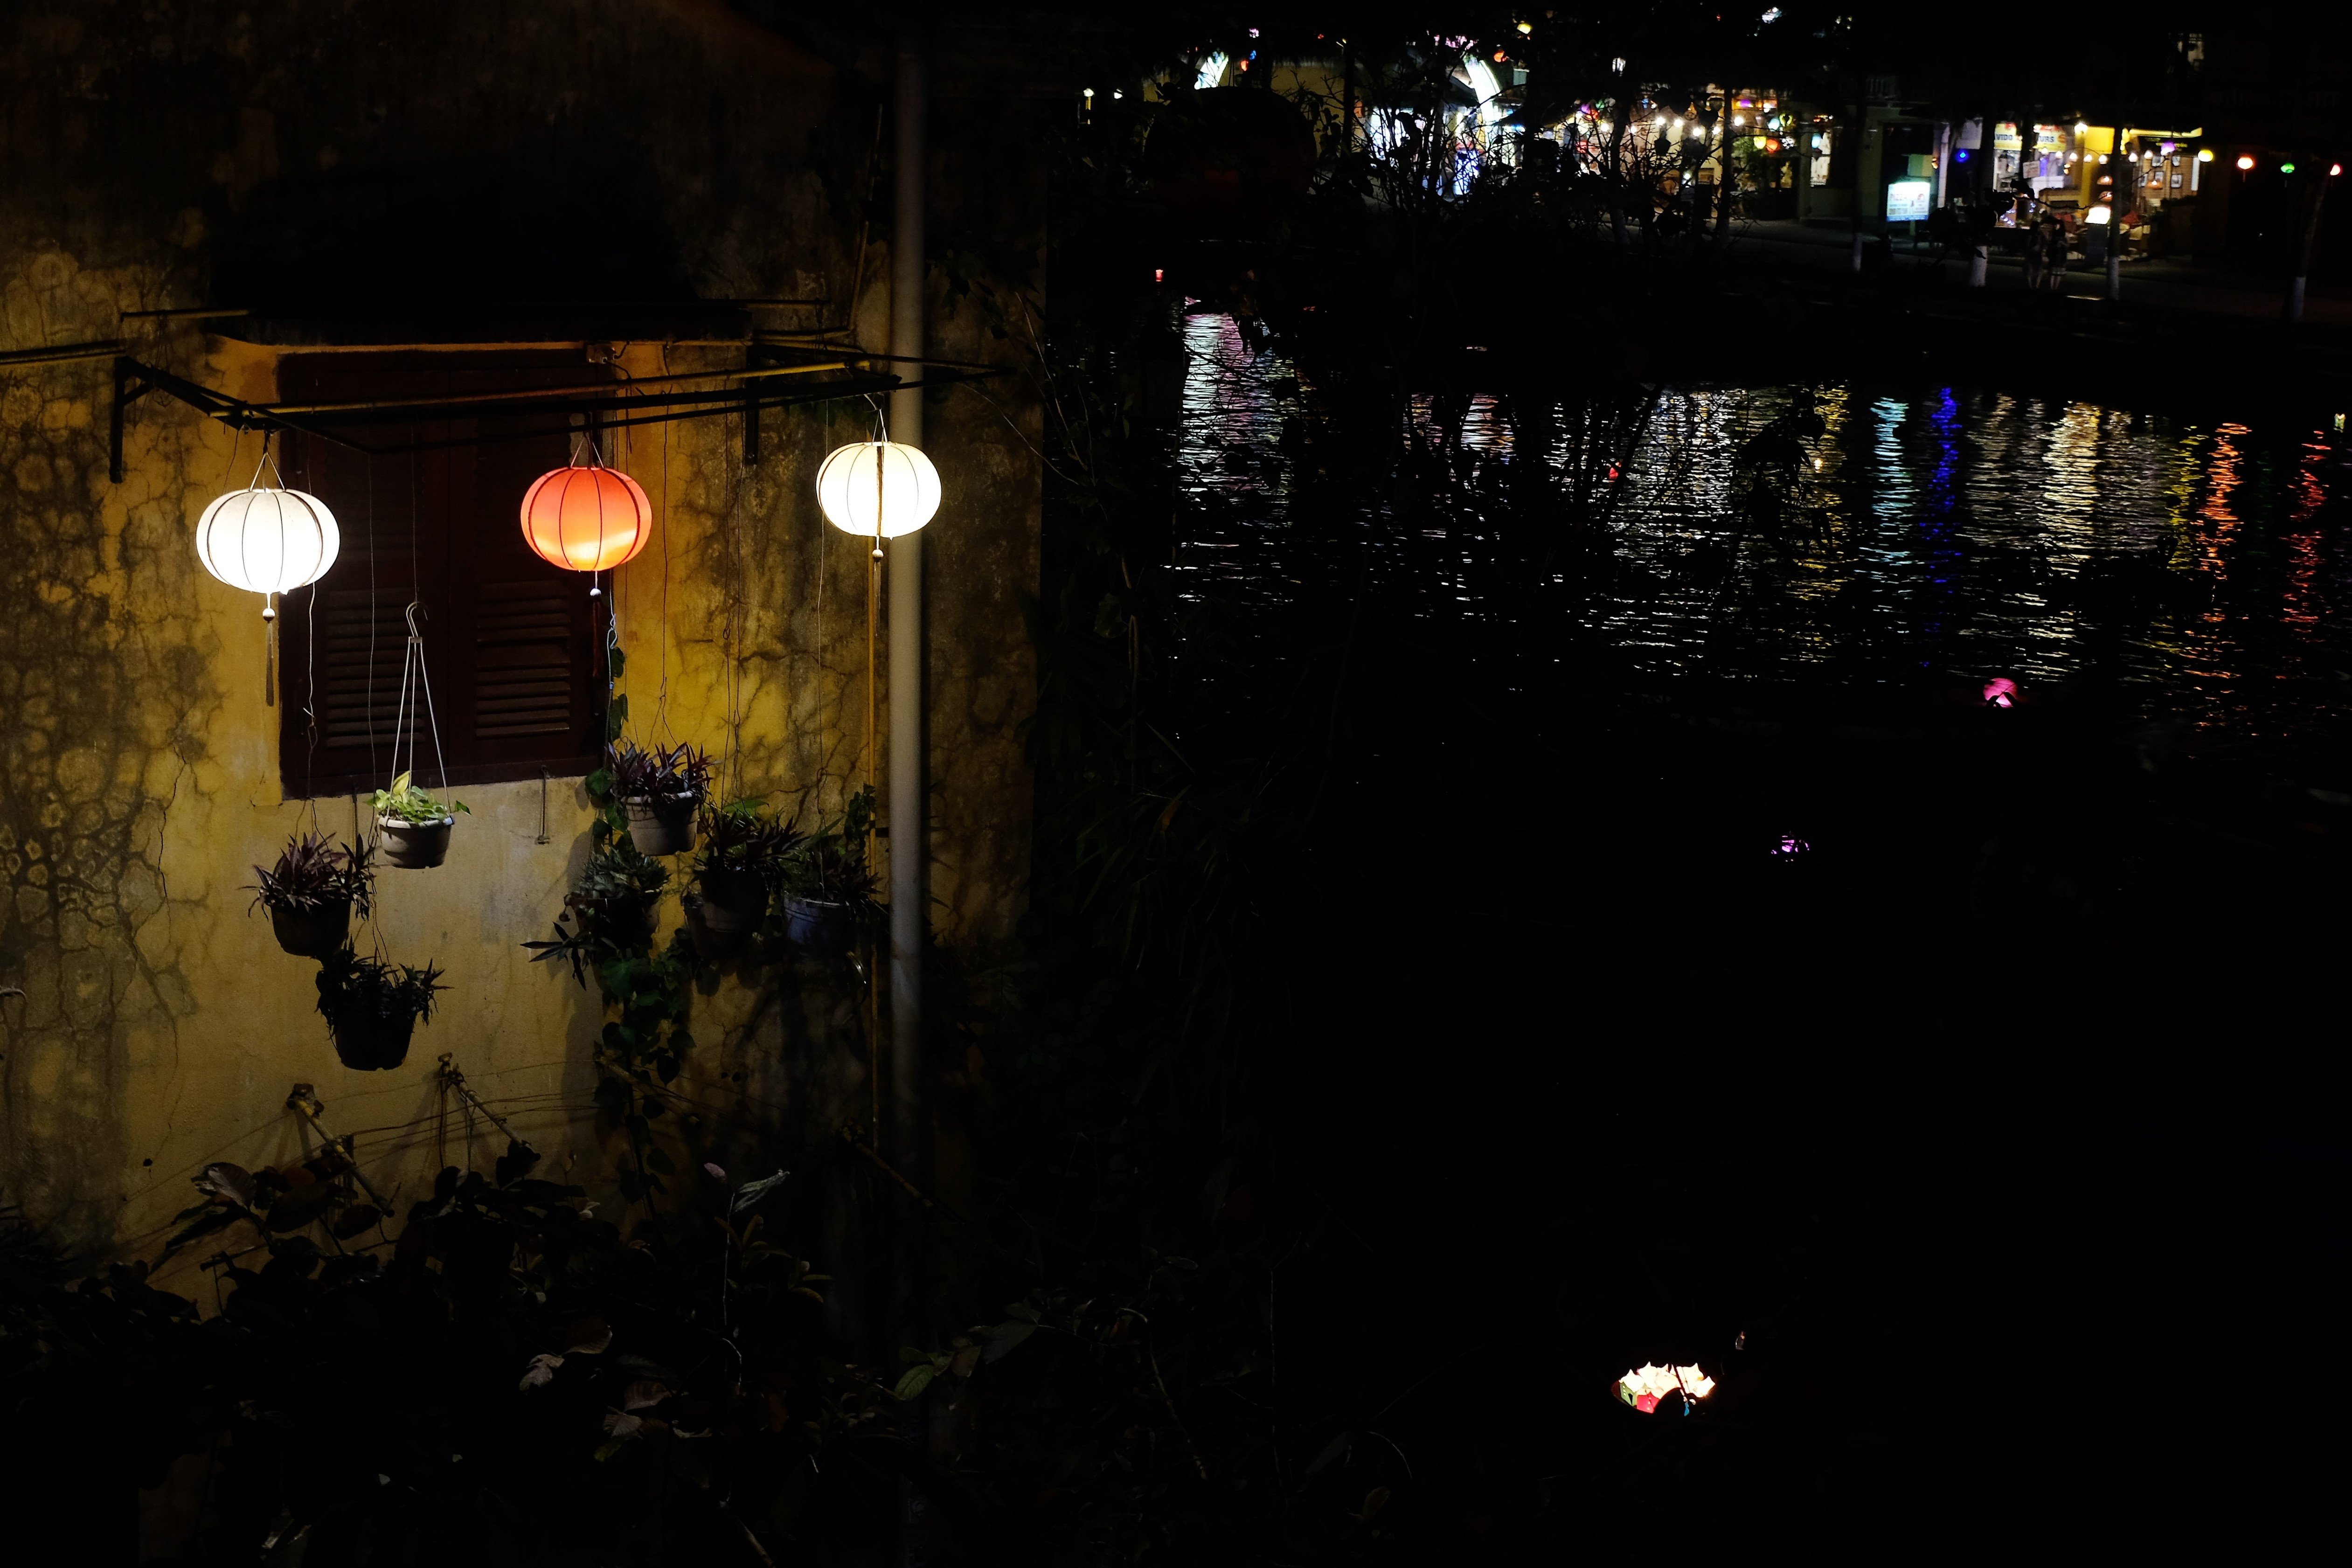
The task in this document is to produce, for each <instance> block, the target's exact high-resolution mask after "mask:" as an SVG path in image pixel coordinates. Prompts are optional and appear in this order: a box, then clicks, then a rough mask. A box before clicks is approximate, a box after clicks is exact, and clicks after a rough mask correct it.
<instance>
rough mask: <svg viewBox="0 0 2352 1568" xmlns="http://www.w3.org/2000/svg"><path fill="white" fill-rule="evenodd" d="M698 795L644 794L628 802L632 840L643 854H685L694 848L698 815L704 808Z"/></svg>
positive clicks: (625, 808) (625, 802)
mask: <svg viewBox="0 0 2352 1568" xmlns="http://www.w3.org/2000/svg"><path fill="white" fill-rule="evenodd" d="M701 805H702V797H701V796H700V795H640V796H638V797H636V798H635V799H624V800H623V801H622V802H621V809H622V811H624V812H625V813H626V814H627V816H628V818H629V838H630V841H631V842H632V843H634V844H635V845H636V847H637V853H638V854H640V855H648V856H661V855H683V854H685V853H686V852H687V851H688V850H689V849H691V848H693V847H694V814H695V813H696V812H697V811H698V810H699V809H700V808H701Z"/></svg>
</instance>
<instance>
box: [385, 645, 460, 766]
mask: <svg viewBox="0 0 2352 1568" xmlns="http://www.w3.org/2000/svg"><path fill="white" fill-rule="evenodd" d="M421 608H423V605H420V604H419V603H418V602H417V601H415V600H411V601H409V605H408V610H407V618H408V648H407V651H406V652H404V654H402V655H401V659H400V707H399V709H398V710H397V711H396V712H395V714H394V718H393V731H392V776H393V777H394V779H397V778H399V777H400V773H401V767H400V737H401V731H403V730H405V731H407V733H408V768H409V771H410V772H411V773H415V768H416V712H417V710H418V708H419V707H420V706H421V708H422V710H423V711H424V714H425V724H426V725H427V727H428V728H430V729H431V731H433V762H434V766H435V767H436V769H438V770H439V772H440V775H441V787H442V788H443V789H445V790H446V789H447V788H448V787H449V763H448V760H447V758H446V757H444V756H443V755H442V752H441V721H440V719H439V718H438V717H437V716H436V715H435V713H434V711H433V682H432V679H431V678H430V677H428V676H427V675H426V674H425V634H424V633H423V632H420V631H418V630H417V629H416V613H417V611H418V610H419V609H421ZM412 693H413V694H412Z"/></svg>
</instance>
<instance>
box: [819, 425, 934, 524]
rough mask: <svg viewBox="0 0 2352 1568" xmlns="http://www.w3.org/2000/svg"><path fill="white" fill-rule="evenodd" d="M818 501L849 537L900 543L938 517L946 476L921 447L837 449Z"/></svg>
mask: <svg viewBox="0 0 2352 1568" xmlns="http://www.w3.org/2000/svg"><path fill="white" fill-rule="evenodd" d="M816 500H817V505H818V506H820V507H822V508H824V516H825V521H828V522H830V523H832V524H833V526H834V527H835V528H837V529H840V530H841V531H843V532H845V533H862V534H864V535H865V536H866V538H868V539H873V538H876V537H880V538H883V539H896V538H898V536H899V535H900V534H902V533H912V532H914V531H915V530H917V529H919V528H920V527H922V526H923V524H925V523H927V522H929V521H931V519H932V518H933V517H935V516H937V515H938V513H939V510H940V471H939V469H937V468H933V467H931V460H930V459H929V458H927V457H925V456H923V453H922V449H921V448H920V447H908V446H905V445H902V444H901V443H899V442H897V441H865V442H860V443H859V444H858V445H856V446H854V447H835V448H834V449H833V452H832V454H831V455H830V456H828V457H827V458H825V460H824V467H822V468H818V469H817V471H816Z"/></svg>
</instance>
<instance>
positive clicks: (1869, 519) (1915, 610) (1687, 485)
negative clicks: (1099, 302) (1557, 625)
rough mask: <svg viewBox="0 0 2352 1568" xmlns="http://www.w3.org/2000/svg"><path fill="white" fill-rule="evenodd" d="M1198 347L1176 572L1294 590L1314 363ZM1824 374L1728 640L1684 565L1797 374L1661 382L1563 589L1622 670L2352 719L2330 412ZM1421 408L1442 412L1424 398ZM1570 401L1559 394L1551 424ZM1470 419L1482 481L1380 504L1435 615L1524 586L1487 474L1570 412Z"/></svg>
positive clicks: (2305, 731) (2296, 734)
mask: <svg viewBox="0 0 2352 1568" xmlns="http://www.w3.org/2000/svg"><path fill="white" fill-rule="evenodd" d="M1186 346H1187V349H1188V351H1189V365H1188V369H1187V373H1186V381H1185V388H1184V420H1183V426H1182V432H1181V440H1180V447H1179V452H1178V462H1179V467H1180V484H1181V489H1183V490H1184V491H1185V493H1186V494H1187V495H1188V497H1190V498H1191V500H1192V506H1191V507H1190V508H1189V509H1188V511H1189V515H1188V516H1187V517H1186V518H1185V519H1184V520H1182V521H1180V526H1179V535H1180V538H1181V541H1182V543H1181V547H1180V550H1179V554H1178V564H1179V567H1180V570H1181V571H1182V572H1183V573H1185V574H1188V575H1189V576H1190V578H1191V579H1192V588H1191V590H1190V591H1191V592H1192V594H1194V595H1209V594H1211V593H1212V591H1213V593H1214V595H1215V596H1216V597H1218V598H1220V599H1223V600H1226V601H1228V602H1234V601H1238V602H1240V603H1243V604H1249V603H1252V602H1255V603H1261V604H1263V603H1265V602H1266V601H1269V600H1279V599H1281V598H1282V597H1283V596H1284V595H1285V594H1286V584H1289V583H1291V582H1293V581H1294V580H1296V579H1297V575H1298V574H1299V572H1300V571H1301V570H1302V564H1301V561H1300V552H1301V551H1302V550H1303V549H1304V548H1305V542H1304V541H1301V540H1297V539H1296V538H1294V536H1293V531H1292V513H1293V510H1294V508H1295V506H1296V505H1297V501H1298V499H1299V496H1300V489H1299V487H1300V485H1301V484H1302V482H1304V477H1303V476H1302V474H1301V473H1300V472H1299V458H1298V457H1297V452H1298V450H1299V448H1300V443H1299V442H1298V441H1297V439H1296V438H1295V437H1296V434H1297V430H1296V426H1297V425H1298V423H1299V422H1301V421H1306V422H1308V423H1310V424H1311V422H1313V421H1314V420H1315V419H1317V418H1318V406H1317V397H1316V392H1315V389H1314V387H1313V386H1312V385H1311V384H1306V383H1304V382H1302V379H1301V377H1300V374H1299V372H1298V370H1297V367H1296V366H1294V365H1292V364H1290V363H1286V362H1285V361H1284V360H1283V359H1282V357H1281V356H1280V355H1279V354H1277V353H1262V354H1257V355H1255V356H1254V355H1253V354H1252V353H1251V352H1250V350H1249V348H1248V346H1247V345H1246V344H1245V343H1244V340H1243V339H1242V337H1241V335H1240V334H1239V333H1238V332H1237V331H1235V329H1234V324H1233V322H1232V321H1231V320H1230V319H1229V318H1227V317H1225V316H1223V315H1208V314H1203V315H1195V316H1192V317H1190V318H1188V319H1187V321H1186ZM1812 390H1813V392H1814V394H1815V395H1816V398H1817V409H1818V412H1819V413H1820V415H1821V416H1822V421H1823V424H1824V426H1825V428H1824V429H1823V430H1822V433H1821V434H1819V435H1818V436H1816V437H1812V438H1811V440H1810V441H1809V443H1808V444H1809V447H1810V451H1811V459H1812V461H1813V463H1814V465H1815V467H1814V474H1813V481H1812V482H1813V488H1814V496H1813V498H1812V506H1813V516H1814V517H1815V518H1816V519H1817V520H1818V521H1817V525H1816V527H1815V530H1814V535H1815V537H1813V538H1812V539H1811V540H1810V541H1809V542H1806V543H1804V544H1801V545H1799V546H1797V547H1795V548H1793V549H1792V550H1790V552H1788V553H1787V555H1785V556H1784V557H1783V558H1782V559H1781V561H1780V566H1779V568H1778V571H1777V574H1776V576H1775V585H1774V588H1773V590H1772V592H1771V593H1770V594H1769V595H1766V596H1765V597H1764V598H1763V599H1761V600H1760V601H1753V600H1752V601H1750V602H1748V604H1747V605H1745V606H1744V608H1743V624H1744V635H1743V637H1741V638H1740V639H1739V641H1738V647H1737V650H1736V651H1735V652H1731V653H1727V652H1726V650H1725V646H1724V644H1723V642H1722V639H1721V637H1720V631H1721V625H1720V623H1721V622H1722V620H1723V618H1724V616H1725V614H1726V610H1725V602H1724V599H1723V596H1722V594H1721V592H1720V579H1719V578H1709V577H1708V576H1706V574H1696V573H1693V572H1692V571H1690V570H1689V569H1688V563H1690V561H1691V560H1692V558H1693V556H1694V552H1698V551H1701V550H1703V549H1705V548H1706V546H1708V545H1709V544H1710V543H1718V544H1719V542H1721V541H1722V540H1723V539H1724V538H1725V537H1726V536H1727V528H1728V523H1727V518H1728V516H1729V515H1730V513H1731V512H1732V511H1733V510H1734V495H1733V487H1734V457H1735V453H1736V452H1737V451H1738V447H1739V446H1740V444H1741V443H1742V442H1743V441H1744V440H1745V439H1746V438H1747V437H1749V436H1750V435H1751V434H1753V433H1754V432H1755V431H1756V430H1757V429H1758V428H1759V426H1762V425H1763V424H1765V423H1766V422H1767V421H1769V420H1770V419H1772V418H1773V417H1774V416H1777V415H1779V414H1780V413H1782V412H1783V411H1784V410H1785V409H1786V408H1787V407H1788V406H1789V402H1790V395H1791V392H1790V388H1787V387H1785V386H1773V385H1769V384H1759V385H1754V386H1746V387H1717V386H1706V387H1700V386H1673V385H1669V386H1664V387H1661V388H1658V389H1656V390H1655V401H1654V404H1653V405H1651V407H1650V409H1649V411H1648V414H1647V416H1646V422H1645V423H1644V425H1643V426H1642V429H1641V433H1640V438H1639V439H1638V441H1637V442H1635V443H1633V445H1632V446H1631V447H1629V448H1628V451H1629V456H1628V458H1627V460H1626V463H1625V467H1624V469H1623V472H1622V476H1621V478H1620V480H1619V482H1620V484H1621V485H1622V494H1621V495H1620V496H1619V497H1618V498H1617V500H1616V502H1615V505H1614V507H1613V509H1612V511H1611V512H1610V514H1609V521H1608V525H1607V526H1608V531H1609V533H1610V535H1611V536H1612V539H1613V543H1614V555H1615V563H1614V566H1613V569H1612V573H1611V574H1610V575H1609V576H1608V577H1607V579H1606V580H1605V581H1602V582H1601V583H1599V584H1597V585H1588V586H1587V587H1585V588H1584V589H1582V590H1580V599H1579V602H1578V605H1577V608H1576V609H1575V611H1574V615H1575V616H1576V617H1577V619H1578V622H1579V624H1580V626H1581V627H1582V628H1583V629H1584V630H1586V631H1588V632H1590V633H1591V634H1592V635H1593V636H1594V637H1597V638H1599V639H1601V640H1603V641H1605V642H1607V643H1608V644H1609V645H1611V646H1612V647H1614V649H1615V650H1616V656H1617V657H1618V658H1620V659H1621V660H1622V661H1623V662H1624V663H1625V664H1626V665H1628V666H1629V667H1630V668H1632V669H1633V671H1634V672H1636V673H1638V674H1640V675H1643V676H1644V677H1656V678H1673V677H1675V676H1677V675H1682V674H1690V673H1701V674H1705V675H1707V676H1709V677H1711V678H1714V679H1731V680H1735V681H1737V680H1741V679H1757V680H1767V679H1809V678H1810V679H1821V678H1823V677H1824V676H1827V677H1831V678H1834V679H1853V678H1855V672H1863V673H1862V675H1861V677H1860V678H1861V679H1881V680H1883V679H1892V678H1893V677H1894V676H1895V675H1896V674H1898V673H1901V672H1902V671H1903V668H1904V667H1906V666H1907V667H1909V668H1911V669H1916V670H1927V671H1931V672H1940V673H1945V674H1948V675H1949V676H1951V677H1953V678H1966V679H1970V680H1975V679H1990V678H1993V677H1996V676H2006V677H2009V678H2011V679H2015V680H2017V681H2018V682H2019V683H2020V684H2021V686H2022V687H2023V688H2024V689H2026V690H2028V691H2029V692H2032V691H2035V690H2053V689H2064V688H2065V686H2066V685H2067V684H2068V683H2070V682H2074V681H2077V680H2079V679H2083V678H2084V677H2085V676H2087V675H2094V674H2095V676H2096V677H2097V678H2098V679H2100V680H2101V681H2102V682H2103V683H2105V685H2106V686H2107V687H2108V688H2109V689H2116V690H2119V691H2120V692H2122V693H2123V694H2124V696H2125V698H2126V700H2127V701H2128V702H2129V703H2130V704H2131V705H2133V706H2135V707H2136V708H2137V710H2139V711H2140V712H2141V713H2142V714H2143V715H2144V716H2146V717H2147V718H2149V719H2151V720H2158V721H2169V722H2170V723H2171V724H2172V725H2173V726H2174V727H2175V728H2177V729H2178V730H2179V731H2181V732H2182V733H2183V735H2184V737H2185V739H2186V742H2187V743H2188V744H2189V746H2190V747H2191V748H2192V749H2194V750H2197V751H2200V752H2206V753H2209V754H2210V753H2217V752H2227V753H2233V754H2239V755H2252V756H2262V755H2276V754H2284V753H2292V752H2307V751H2309V750H2311V749H2313V748H2314V747H2315V746H2318V745H2321V744H2324V743H2325V738H2326V737H2329V736H2332V735H2337V734H2341V733H2343V732H2344V731H2345V729H2346V725H2345V720H2346V718H2347V708H2352V623H2347V620H2346V618H2345V617H2343V616H2339V615H2337V614H2336V613H2334V612H2335V611H2336V607H2337V606H2338V605H2341V604H2345V603H2347V592H2352V563H2347V552H2346V549H2345V542H2346V538H2347V528H2346V524H2347V517H2352V510H2347V509H2352V498H2347V490H2352V467H2347V462H2346V451H2345V448H2344V447H2343V445H2342V436H2341V433H2340V431H2338V430H2337V429H2336V428H2335V427H2334V422H2332V421H2330V422H2326V423H2324V424H2320V425H2305V426H2299V427H2286V426H2280V425H2279V424H2277V423H2275V422H2272V423H2268V424H2263V425H2261V426H2250V425H2249V424H2242V423H2234V422H2230V421H2226V420H2210V421H2209V420H2196V419H2187V418H2179V417H2174V416H2165V415H2157V414H2149V413H2144V412H2137V411H2131V410H2125V409H2117V408H2111V407H2104V406H2100V405H2092V404H2085V403H2077V402H2069V401H2065V400H2063V399H2055V398H2044V397H2033V396H2021V395H2010V394H2006V393H2001V392H1996V391H1986V390H1971V389H1969V388H1965V387H1945V386H1934V385H1928V386H1910V387H1905V388H1900V389H1894V388H1886V389H1880V388H1874V387H1870V386H1865V385H1859V384H1824V385H1821V386H1818V387H1816V388H1813V389H1812ZM1415 417H1416V419H1418V420H1420V421H1421V422H1423V424H1424V425H1432V424H1433V419H1434V414H1433V409H1432V407H1431V405H1430V404H1429V401H1428V400H1427V399H1425V398H1424V399H1423V400H1422V401H1421V402H1420V404H1419V405H1417V406H1416V410H1415ZM1576 417H1577V414H1576V411H1575V409H1574V407H1573V405H1569V406H1568V407H1567V408H1566V409H1565V411H1564V413H1563V416H1562V418H1563V420H1564V421H1572V420H1574V419H1575V418H1576ZM1452 421H1453V422H1457V423H1458V426H1459V434H1458V437H1457V440H1458V446H1459V458H1458V462H1457V467H1456V468H1455V469H1454V472H1456V473H1462V472H1465V471H1466V472H1467V473H1468V474H1470V475H1471V476H1472V477H1473V482H1471V483H1469V484H1466V485H1463V486H1460V487H1456V489H1457V493H1458V495H1459V496H1460V498H1461V499H1459V500H1454V501H1451V502H1449V501H1448V500H1447V499H1446V497H1445V496H1444V494H1443V493H1441V494H1439V495H1438V496H1437V497H1436V499H1435V501H1434V504H1433V506H1431V507H1428V508H1424V509H1422V510H1418V511H1416V513H1415V514H1414V516H1413V518H1412V521H1411V522H1409V523H1403V524H1400V523H1397V522H1396V520H1394V519H1380V518H1370V517H1368V518H1366V519H1365V521H1367V522H1370V523H1371V524H1373V525H1374V526H1370V527H1367V528H1365V529H1363V531H1362V532H1363V541H1364V543H1365V546H1366V548H1367V549H1368V550H1369V552H1370V557H1369V564H1368V566H1367V568H1366V570H1367V572H1368V573H1369V574H1370V576H1371V577H1372V578H1373V579H1374V580H1375V582H1378V581H1379V580H1380V579H1382V578H1386V579H1388V584H1387V585H1388V587H1389V588H1390V590H1391V592H1393V593H1402V594H1404V595H1419V596H1421V598H1422V599H1423V600H1424V601H1425V605H1424V607H1423V612H1422V613H1425V614H1429V615H1433V616H1434V615H1444V616H1454V617H1466V618H1470V619H1474V620H1475V618H1476V617H1478V616H1497V617H1500V616H1506V615H1507V614H1509V613H1512V612H1510V611H1508V610H1507V608H1506V607H1505V606H1503V605H1499V604H1497V603H1496V595H1494V593H1493V592H1492V589H1493V585H1494V582H1495V579H1494V577H1493V574H1492V573H1491V571H1490V570H1487V569H1486V568H1488V567H1490V566H1491V565H1492V563H1491V562H1490V561H1487V560H1486V559H1485V558H1484V557H1485V554H1486V548H1487V539H1488V534H1487V532H1486V530H1485V529H1484V528H1483V526H1482V518H1481V517H1480V515H1479V514H1478V510H1477V501H1476V499H1475V498H1476V496H1477V495H1479V494H1481V493H1493V492H1492V490H1491V489H1489V488H1486V487H1483V486H1482V485H1481V484H1480V483H1478V482H1476V481H1477V480H1478V479H1480V478H1481V477H1486V476H1491V475H1492V474H1493V473H1494V472H1495V471H1496V467H1497V466H1499V467H1500V468H1509V467H1510V466H1512V465H1523V464H1527V463H1531V462H1535V463H1547V464H1550V465H1553V466H1554V467H1555V468H1558V467H1559V466H1560V465H1561V464H1563V463H1564V462H1565V461H1566V460H1567V458H1566V453H1565V451H1564V444H1563V443H1562V441H1561V440H1560V439H1559V435H1558V432H1559V426H1558V425H1554V426H1551V428H1550V429H1549V431H1547V432H1546V433H1545V434H1544V435H1542V436H1541V437H1536V438H1532V439H1531V438H1529V437H1527V436H1526V435H1525V434H1524V433H1523V432H1522V431H1520V430H1518V429H1517V428H1515V427H1514V424H1513V422H1512V420H1511V418H1510V416H1509V414H1508V413H1507V405H1504V404H1502V403H1500V402H1498V401H1497V400H1496V399H1495V398H1492V397H1486V396H1471V397H1470V398H1469V399H1468V402H1467V406H1466V408H1459V407H1457V408H1456V409H1455V410H1454V413H1453V415H1452ZM1440 489H1441V490H1442V489H1444V487H1440ZM1449 507H1450V508H1451V510H1449ZM1317 547H1318V548H1321V547H1322V544H1321V543H1320V542H1318V545H1317ZM1433 563H1434V565H1435V570H1434V571H1433V570H1432V565H1433Z"/></svg>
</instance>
